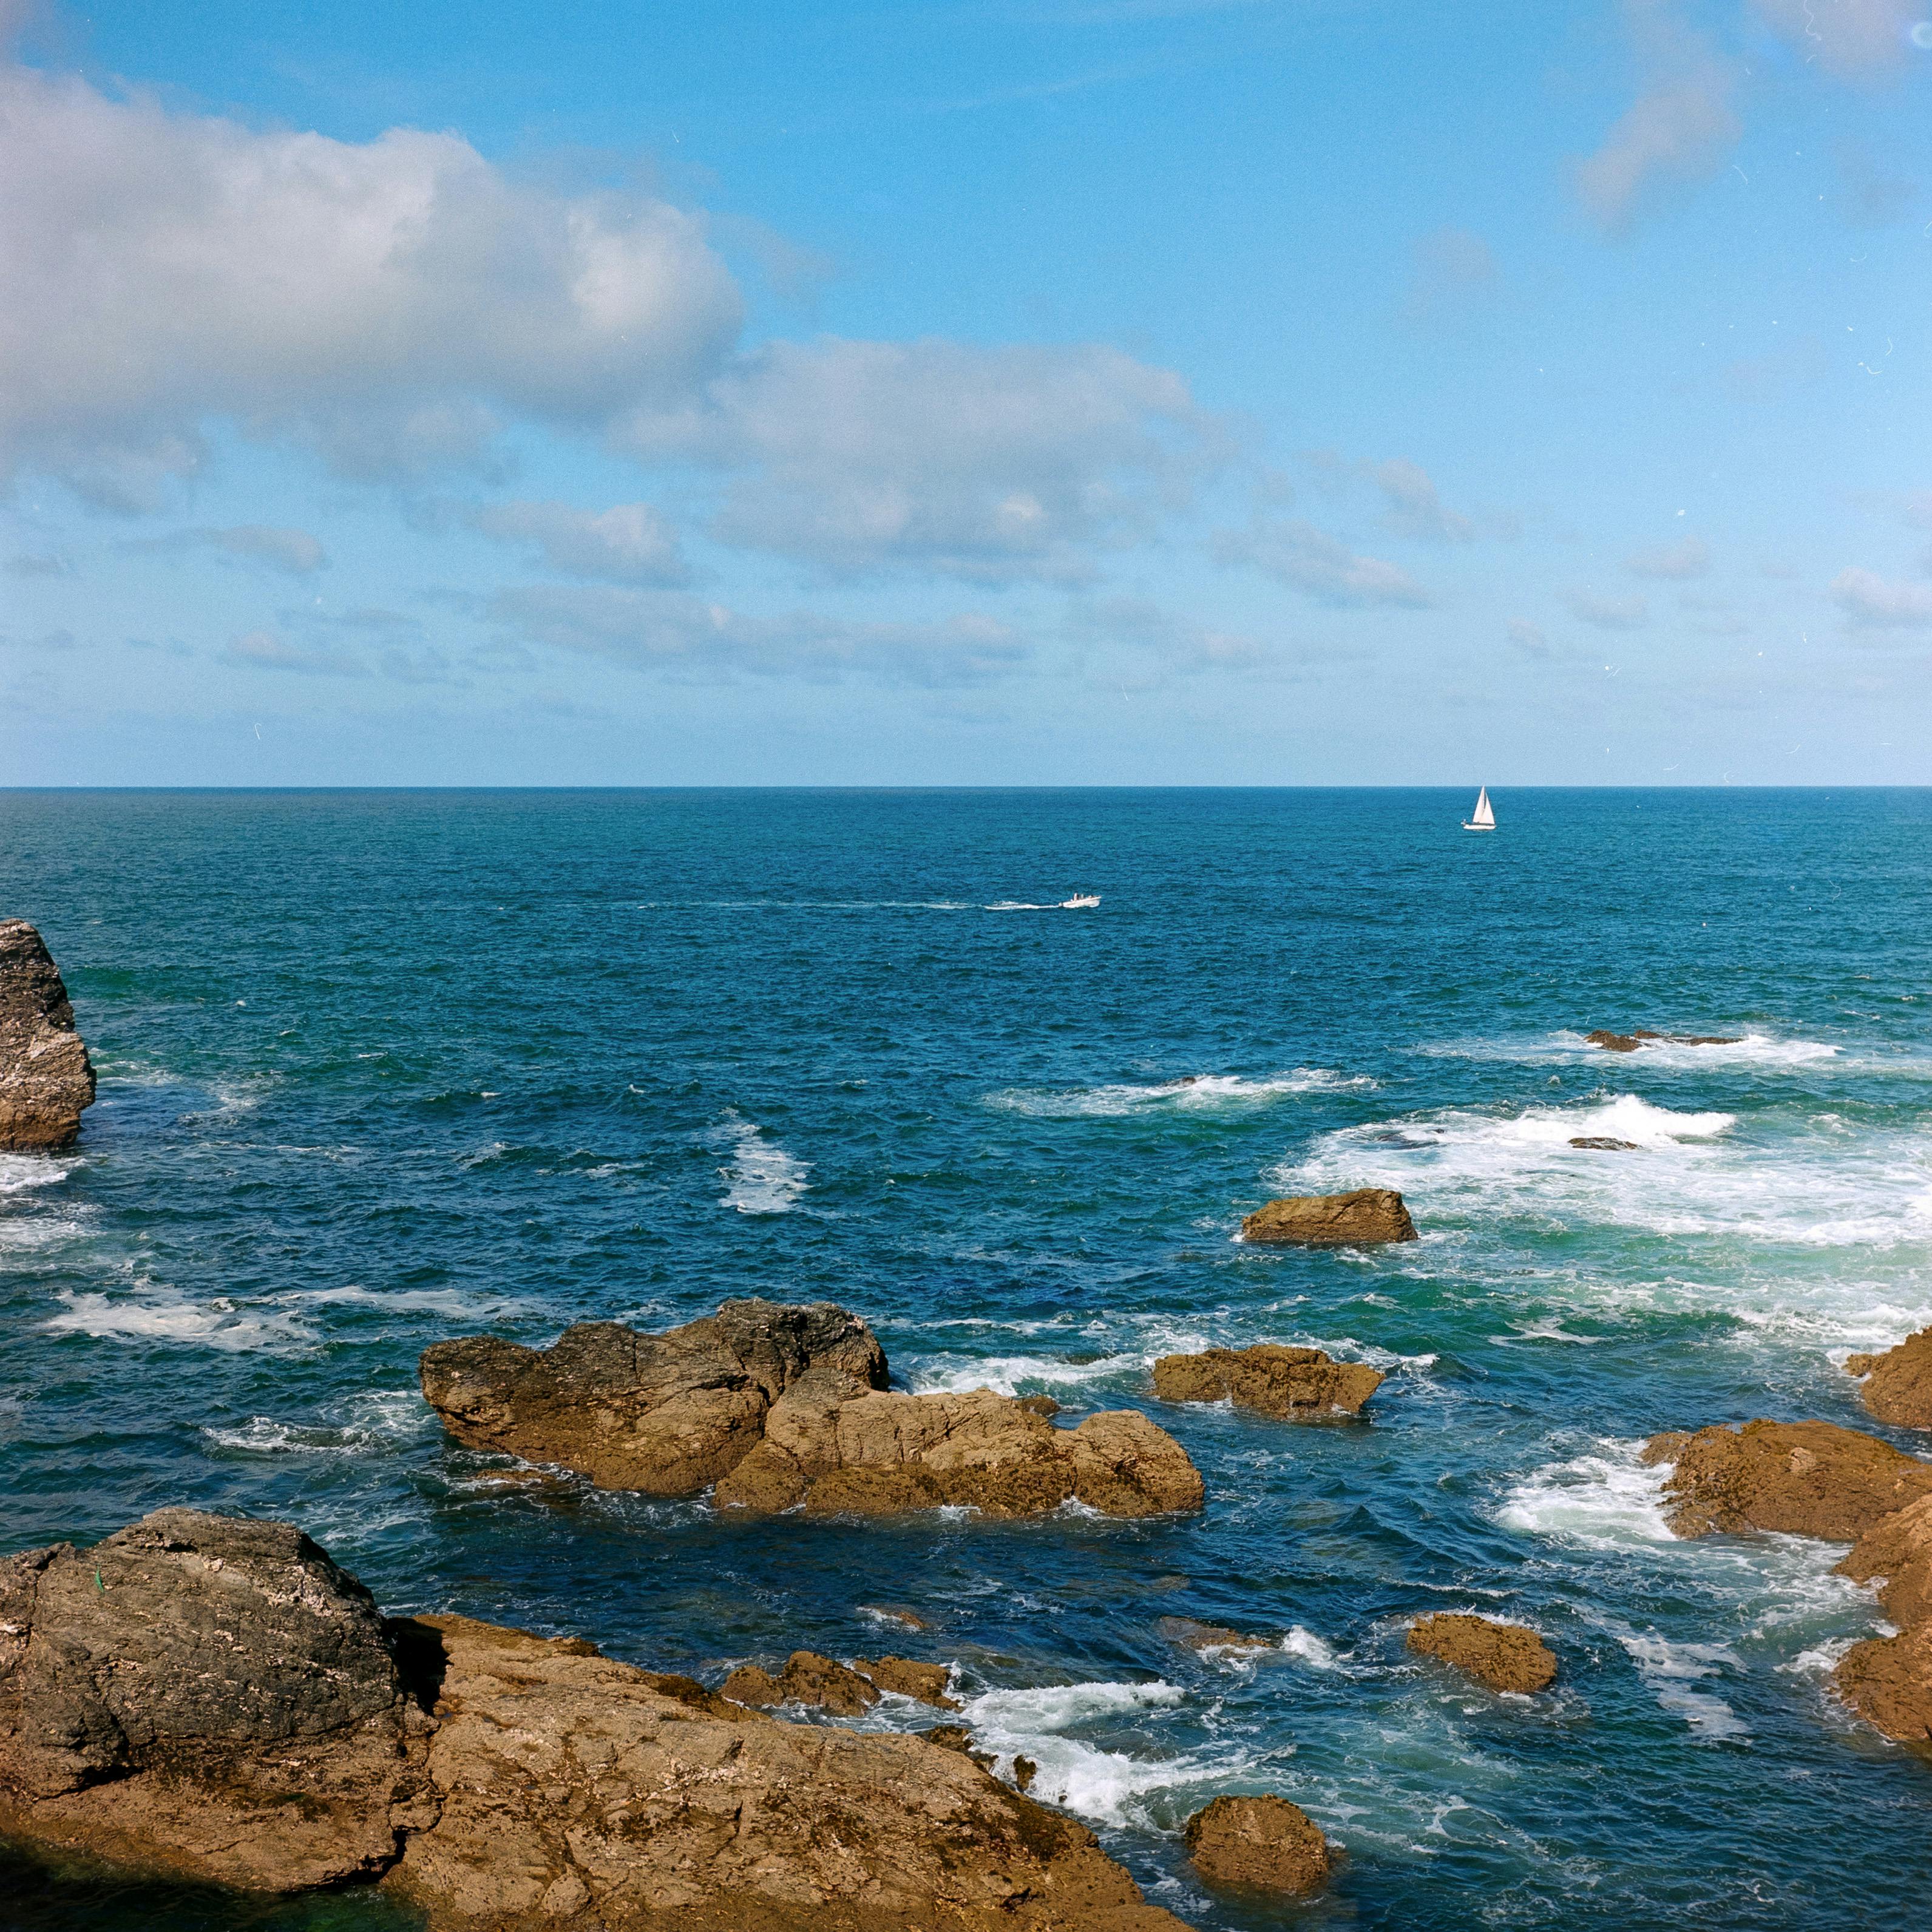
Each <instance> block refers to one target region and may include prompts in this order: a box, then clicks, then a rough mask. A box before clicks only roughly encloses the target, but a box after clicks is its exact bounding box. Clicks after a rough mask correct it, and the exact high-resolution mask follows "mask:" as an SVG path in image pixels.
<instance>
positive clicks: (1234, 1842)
mask: <svg viewBox="0 0 1932 1932" xmlns="http://www.w3.org/2000/svg"><path fill="white" fill-rule="evenodd" d="M1187 1855H1188V1856H1189V1857H1190V1858H1192V1859H1193V1861H1194V1869H1195V1870H1196V1871H1198V1872H1199V1873H1200V1874H1201V1876H1202V1877H1203V1878H1205V1879H1206V1880H1207V1881H1208V1883H1209V1884H1210V1885H1225V1886H1227V1887H1229V1888H1230V1889H1232V1890H1236V1891H1254V1892H1268V1893H1273V1894H1277V1895H1278V1896H1281V1897H1291V1898H1293V1897H1306V1896H1307V1894H1309V1893H1310V1892H1315V1891H1320V1890H1321V1889H1322V1887H1323V1886H1324V1885H1326V1884H1327V1883H1328V1870H1329V1862H1330V1861H1329V1852H1328V1840H1327V1839H1326V1838H1324V1837H1323V1836H1322V1828H1321V1827H1320V1826H1319V1825H1317V1824H1316V1822H1315V1821H1314V1820H1313V1819H1312V1818H1311V1817H1309V1815H1308V1814H1307V1812H1306V1811H1303V1810H1302V1808H1301V1806H1300V1805H1291V1804H1290V1803H1289V1802H1288V1800H1287V1799H1286V1798H1217V1799H1215V1800H1214V1803H1213V1804H1211V1805H1208V1807H1207V1808H1205V1810H1203V1811H1197V1812H1196V1813H1195V1814H1194V1816H1193V1817H1191V1818H1190V1819H1189V1820H1188V1821H1187Z"/></svg>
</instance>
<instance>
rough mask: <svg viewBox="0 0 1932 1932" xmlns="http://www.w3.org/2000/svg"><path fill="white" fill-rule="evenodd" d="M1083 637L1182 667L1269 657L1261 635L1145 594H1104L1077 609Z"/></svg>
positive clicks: (1228, 665) (1239, 666)
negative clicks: (1187, 613)
mask: <svg viewBox="0 0 1932 1932" xmlns="http://www.w3.org/2000/svg"><path fill="white" fill-rule="evenodd" d="M1072 624H1073V628H1074V629H1075V631H1077V632H1078V633H1079V634H1081V635H1082V636H1084V637H1091V638H1092V639H1094V640H1097V641H1099V642H1102V643H1127V644H1132V645H1135V646H1139V648H1140V649H1143V650H1147V651H1151V652H1154V653H1155V654H1156V655H1157V656H1159V657H1160V658H1163V659H1165V660H1166V661H1167V662H1168V663H1169V664H1171V665H1172V666H1174V667H1175V668H1177V669H1179V670H1253V669H1255V668H1256V667H1258V666H1259V665H1260V664H1262V663H1263V662H1264V661H1265V659H1266V657H1267V652H1265V650H1264V649H1263V648H1262V644H1261V643H1260V642H1259V640H1258V639H1256V638H1254V637H1249V636H1247V635H1246V634H1244V633H1243V632H1241V631H1225V630H1223V629H1221V628H1219V627H1218V626H1217V625H1212V624H1203V623H1199V622H1196V620H1195V619H1193V618H1191V617H1184V616H1180V615H1178V613H1175V612H1174V611H1172V610H1168V609H1166V608H1165V607H1163V605H1161V604H1156V603H1154V601H1151V599H1149V598H1145V597H1101V598H1095V599H1094V601H1092V602H1091V603H1088V604H1082V605H1080V606H1079V607H1077V608H1076V610H1074V611H1073V613H1072Z"/></svg>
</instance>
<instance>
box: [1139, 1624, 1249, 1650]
mask: <svg viewBox="0 0 1932 1932" xmlns="http://www.w3.org/2000/svg"><path fill="white" fill-rule="evenodd" d="M1154 1628H1155V1629H1156V1630H1157V1631H1159V1632H1160V1634H1161V1635H1162V1636H1163V1637H1165V1638H1166V1640H1168V1642H1169V1643H1178V1644H1179V1645H1180V1646H1181V1647H1182V1649H1185V1650H1192V1651H1195V1652H1208V1651H1215V1650H1241V1651H1259V1650H1273V1649H1275V1648H1276V1640H1275V1639H1274V1638H1273V1637H1252V1636H1250V1635H1249V1634H1247V1632H1246V1631H1238V1630H1230V1629H1229V1628H1228V1627H1227V1626H1226V1625H1225V1624H1204V1623H1197V1622H1196V1621H1195V1620H1194V1619H1193V1618H1192V1617H1163V1618H1162V1619H1160V1622H1158V1623H1157V1624H1156V1625H1154Z"/></svg>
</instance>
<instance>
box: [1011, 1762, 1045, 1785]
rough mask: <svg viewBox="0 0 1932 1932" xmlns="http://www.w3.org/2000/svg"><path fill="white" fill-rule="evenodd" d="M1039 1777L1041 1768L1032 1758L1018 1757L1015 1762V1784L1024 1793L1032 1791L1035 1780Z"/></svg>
mask: <svg viewBox="0 0 1932 1932" xmlns="http://www.w3.org/2000/svg"><path fill="white" fill-rule="evenodd" d="M1039 1775H1040V1766H1038V1765H1037V1764H1035V1763H1034V1761H1033V1760H1032V1759H1031V1758H1030V1757H1016V1758H1015V1759H1014V1760H1013V1782H1014V1783H1015V1784H1016V1785H1018V1786H1019V1788H1020V1789H1021V1790H1022V1791H1031V1790H1032V1789H1033V1781H1034V1779H1035V1778H1037V1777H1038V1776H1039Z"/></svg>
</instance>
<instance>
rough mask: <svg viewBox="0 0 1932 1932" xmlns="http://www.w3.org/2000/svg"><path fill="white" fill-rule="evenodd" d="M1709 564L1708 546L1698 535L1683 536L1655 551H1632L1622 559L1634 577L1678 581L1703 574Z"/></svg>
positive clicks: (1709, 553)
mask: <svg viewBox="0 0 1932 1932" xmlns="http://www.w3.org/2000/svg"><path fill="white" fill-rule="evenodd" d="M1710 567H1711V548H1710V546H1709V544H1706V542H1705V541H1703V538H1700V537H1684V538H1680V539H1679V541H1677V542H1676V543H1672V544H1659V545H1658V547H1656V548H1655V549H1654V550H1634V551H1632V552H1631V554H1630V555H1629V556H1627V557H1625V559H1624V568H1625V569H1626V570H1628V571H1629V572H1630V573H1631V575H1632V576H1633V577H1671V578H1675V579H1676V580H1679V582H1682V581H1685V580H1688V579H1689V578H1691V577H1702V576H1703V574H1704V573H1705V572H1706V571H1707V570H1709V568H1710Z"/></svg>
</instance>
